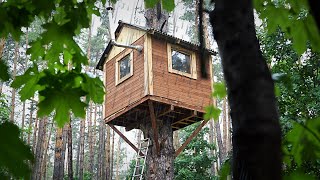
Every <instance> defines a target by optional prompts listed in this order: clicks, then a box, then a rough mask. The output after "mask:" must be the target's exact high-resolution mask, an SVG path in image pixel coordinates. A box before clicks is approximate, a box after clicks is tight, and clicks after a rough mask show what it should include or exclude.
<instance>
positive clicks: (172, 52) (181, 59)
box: [167, 43, 197, 79]
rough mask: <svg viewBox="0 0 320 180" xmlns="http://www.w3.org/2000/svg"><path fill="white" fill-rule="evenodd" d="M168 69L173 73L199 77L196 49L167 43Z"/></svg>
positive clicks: (193, 77)
mask: <svg viewBox="0 0 320 180" xmlns="http://www.w3.org/2000/svg"><path fill="white" fill-rule="evenodd" d="M167 50H168V68H169V69H168V70H169V72H171V73H175V74H179V75H182V76H187V77H189V78H192V79H197V69H196V55H195V52H194V51H190V50H187V49H185V48H182V47H180V46H177V45H172V44H169V43H168V44H167Z"/></svg>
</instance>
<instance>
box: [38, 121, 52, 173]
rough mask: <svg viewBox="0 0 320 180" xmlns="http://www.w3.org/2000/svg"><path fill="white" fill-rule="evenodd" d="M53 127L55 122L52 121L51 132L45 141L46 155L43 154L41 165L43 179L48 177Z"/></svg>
mask: <svg viewBox="0 0 320 180" xmlns="http://www.w3.org/2000/svg"><path fill="white" fill-rule="evenodd" d="M52 128H53V122H52V123H51V127H50V129H49V134H48V136H47V139H46V141H45V146H44V150H43V152H44V156H43V161H42V165H41V177H43V179H46V171H47V159H48V150H49V143H50V139H51V134H52V133H51V132H52Z"/></svg>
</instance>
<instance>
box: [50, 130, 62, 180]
mask: <svg viewBox="0 0 320 180" xmlns="http://www.w3.org/2000/svg"><path fill="white" fill-rule="evenodd" d="M62 149H63V128H57V131H56V145H55V149H54V168H53V179H55V180H63V170H64V161H63V157H62Z"/></svg>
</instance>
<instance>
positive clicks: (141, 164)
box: [131, 138, 150, 180]
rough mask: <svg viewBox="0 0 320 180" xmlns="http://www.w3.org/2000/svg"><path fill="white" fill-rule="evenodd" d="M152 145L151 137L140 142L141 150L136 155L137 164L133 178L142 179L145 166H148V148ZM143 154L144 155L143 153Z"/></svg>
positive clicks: (133, 179) (134, 179)
mask: <svg viewBox="0 0 320 180" xmlns="http://www.w3.org/2000/svg"><path fill="white" fill-rule="evenodd" d="M149 146H150V139H149V138H147V139H142V140H141V142H140V144H139V150H138V153H137V157H136V165H135V167H134V170H133V175H132V179H131V180H136V179H139V180H142V179H143V175H144V168H145V166H146V158H147V153H148V149H149ZM142 154H143V155H142Z"/></svg>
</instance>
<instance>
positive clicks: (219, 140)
mask: <svg viewBox="0 0 320 180" xmlns="http://www.w3.org/2000/svg"><path fill="white" fill-rule="evenodd" d="M214 128H215V132H216V137H217V143H218V144H217V145H218V150H219V151H218V156H219V161H218V162H219V167H221V164H222V163H223V161H224V145H223V143H222V137H221V129H220V122H219V119H217V120H215V122H214Z"/></svg>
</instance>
